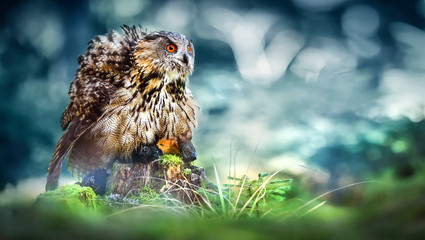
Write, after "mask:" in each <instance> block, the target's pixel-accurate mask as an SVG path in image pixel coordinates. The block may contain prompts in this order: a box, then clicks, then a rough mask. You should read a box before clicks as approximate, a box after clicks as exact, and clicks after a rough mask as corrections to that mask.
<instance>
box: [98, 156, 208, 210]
mask: <svg viewBox="0 0 425 240" xmlns="http://www.w3.org/2000/svg"><path fill="white" fill-rule="evenodd" d="M203 182H208V179H207V177H206V176H205V172H204V169H203V168H201V167H196V166H193V165H191V164H190V163H185V162H183V161H181V159H180V158H179V157H178V156H175V155H164V156H162V157H161V158H160V159H158V160H155V161H152V162H146V163H115V165H114V167H113V168H112V171H111V174H110V176H109V177H108V179H107V182H106V192H107V193H115V194H120V195H122V196H131V195H133V196H138V195H140V193H141V192H142V191H143V189H145V188H150V189H152V190H153V191H155V192H157V193H159V194H162V193H165V194H171V195H172V196H174V197H175V198H177V199H178V200H180V201H183V202H186V203H193V202H196V201H197V200H196V198H197V196H196V195H197V194H196V192H195V191H196V189H197V188H199V187H201V185H203Z"/></svg>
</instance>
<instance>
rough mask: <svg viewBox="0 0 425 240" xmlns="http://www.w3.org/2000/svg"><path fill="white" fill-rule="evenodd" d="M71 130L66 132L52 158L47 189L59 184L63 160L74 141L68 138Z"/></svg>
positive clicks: (52, 188) (48, 171) (54, 187)
mask: <svg viewBox="0 0 425 240" xmlns="http://www.w3.org/2000/svg"><path fill="white" fill-rule="evenodd" d="M68 135H69V132H66V133H65V134H64V135H63V136H62V137H61V138H60V140H59V142H58V144H57V145H56V148H55V152H54V153H53V156H52V159H51V160H50V164H49V168H48V170H47V183H46V191H50V190H54V189H56V187H57V186H58V180H59V176H60V173H61V168H62V162H63V160H64V159H65V157H66V154H67V153H68V151H69V149H71V146H72V142H71V143H70V142H69V141H67V140H68V138H69V137H68Z"/></svg>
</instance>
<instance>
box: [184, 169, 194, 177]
mask: <svg viewBox="0 0 425 240" xmlns="http://www.w3.org/2000/svg"><path fill="white" fill-rule="evenodd" d="M183 174H184V175H186V176H187V175H190V174H192V170H190V168H185V169H184V170H183Z"/></svg>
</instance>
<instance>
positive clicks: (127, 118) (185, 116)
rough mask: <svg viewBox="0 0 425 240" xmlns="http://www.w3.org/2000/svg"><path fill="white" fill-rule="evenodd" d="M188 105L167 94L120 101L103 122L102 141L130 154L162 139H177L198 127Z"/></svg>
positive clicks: (113, 103)
mask: <svg viewBox="0 0 425 240" xmlns="http://www.w3.org/2000/svg"><path fill="white" fill-rule="evenodd" d="M129 99H130V100H129ZM148 100H149V101H148ZM187 104H188V102H187V101H176V100H175V99H173V98H172V97H171V96H169V95H167V94H166V93H164V92H158V93H157V94H154V95H153V96H152V97H151V98H150V99H146V97H143V96H137V97H131V98H127V99H121V100H117V101H115V102H112V103H111V104H110V105H109V106H108V107H107V109H105V115H104V117H103V118H102V120H101V121H100V122H99V127H100V130H101V131H102V133H103V134H102V138H103V139H104V141H105V142H107V144H108V145H112V146H118V148H119V149H117V151H123V150H124V151H127V150H130V149H127V148H132V147H137V146H140V145H145V144H153V143H155V142H156V141H158V140H159V139H161V138H170V137H175V136H177V135H179V134H181V133H182V132H183V131H185V130H187V129H188V128H189V129H191V128H192V127H190V126H191V125H193V127H194V126H195V124H194V123H192V122H193V121H194V116H193V117H192V118H191V117H190V115H191V114H190V113H189V112H190V110H189V109H188V105H187ZM192 119H193V120H192Z"/></svg>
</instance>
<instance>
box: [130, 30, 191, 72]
mask: <svg viewBox="0 0 425 240" xmlns="http://www.w3.org/2000/svg"><path fill="white" fill-rule="evenodd" d="M132 30H133V31H132V32H130V33H127V35H129V34H130V35H131V34H132V33H133V38H137V41H134V42H133V44H134V45H135V46H134V52H133V57H134V61H135V63H136V65H137V66H139V67H141V68H143V70H144V71H146V72H159V73H166V74H168V75H170V76H176V75H177V76H179V77H186V76H187V75H189V74H191V73H192V72H193V67H194V61H195V49H194V47H193V44H192V41H191V40H190V39H189V38H188V37H186V36H184V35H182V34H179V33H173V32H168V31H156V32H151V33H145V32H135V31H136V29H134V28H133V29H132Z"/></svg>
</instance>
